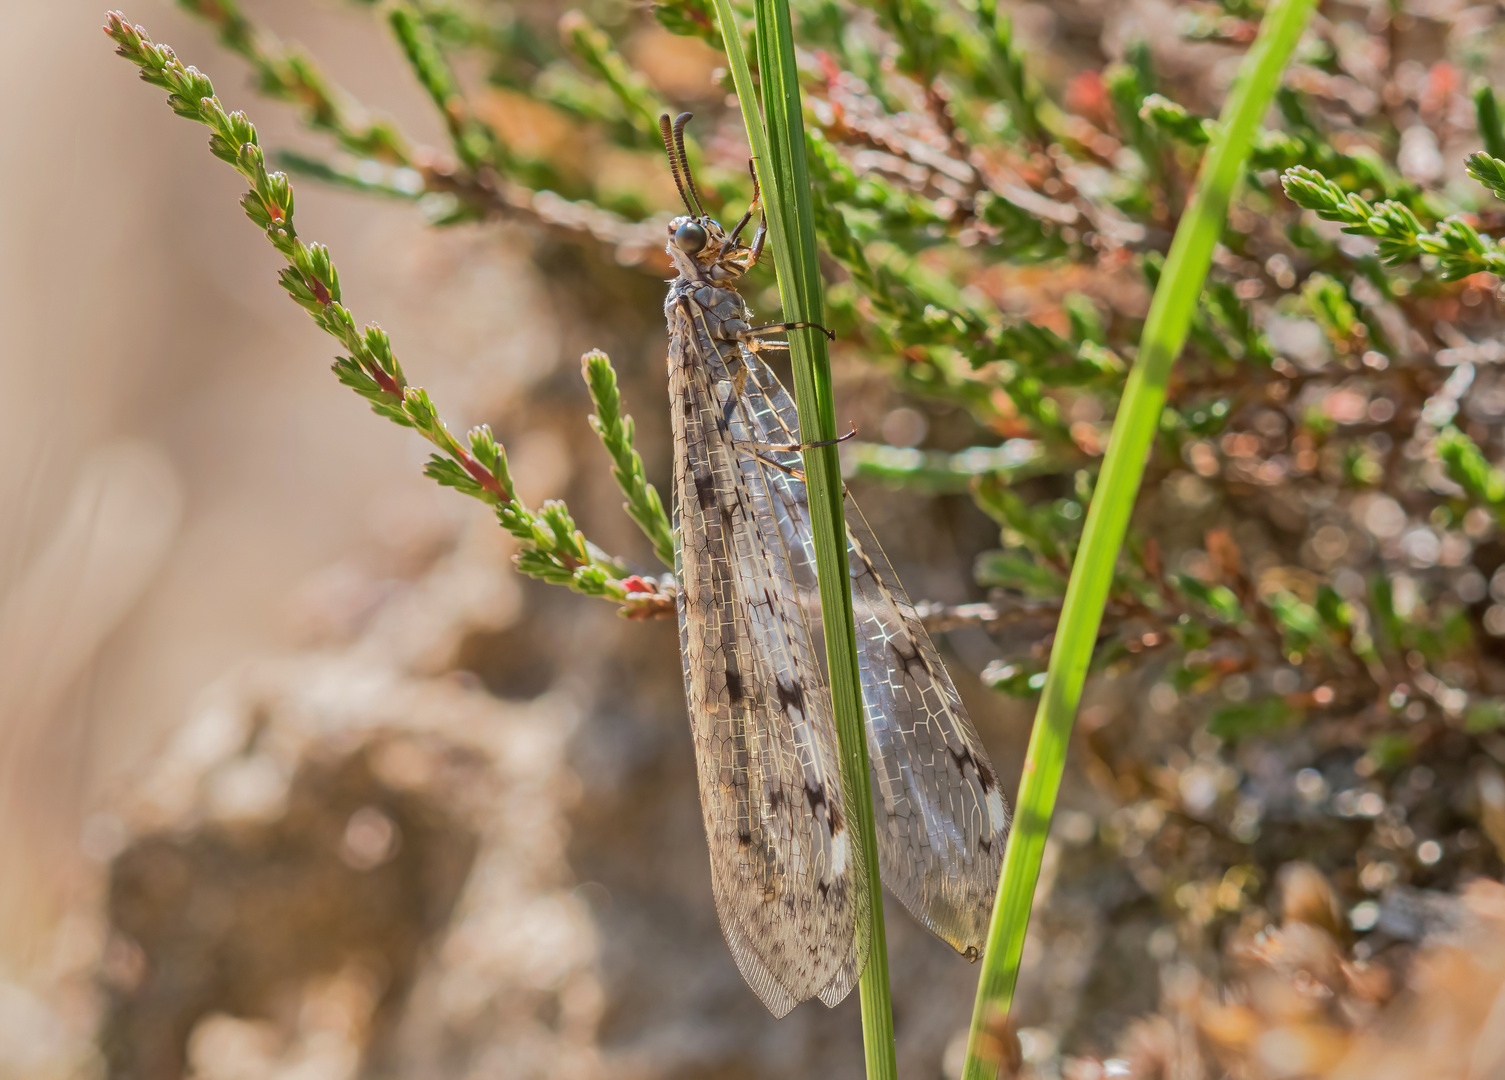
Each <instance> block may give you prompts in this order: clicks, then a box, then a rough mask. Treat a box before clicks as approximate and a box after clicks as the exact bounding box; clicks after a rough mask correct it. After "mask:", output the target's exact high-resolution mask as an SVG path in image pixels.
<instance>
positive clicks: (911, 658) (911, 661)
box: [888, 639, 932, 678]
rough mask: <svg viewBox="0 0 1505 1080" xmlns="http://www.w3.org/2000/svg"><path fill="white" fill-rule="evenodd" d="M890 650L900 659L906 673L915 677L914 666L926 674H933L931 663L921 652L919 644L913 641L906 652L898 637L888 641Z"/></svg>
mask: <svg viewBox="0 0 1505 1080" xmlns="http://www.w3.org/2000/svg"><path fill="white" fill-rule="evenodd" d="M888 650H889V652H891V653H893V654H894V657H895V659H897V660H898V661H899V665H900V666H901V667H902V668H903V669H904V674H906V675H908V676H909V677H910V678H913V677H914V671H913V669H914V668H919V669H920V670H921V671H923V672H924V673H925V674H926V675H931V674H932V673H931V671H930V663H929V662H928V661H927V660H926V659H925V657H924V656H922V655H921V654H920V648H919V646H918V645H914V644H913V643H911V645H910V651H909V652H907V653H906V652H905V651H904V649H903V648H902V647H901V646H900V644H899V642H898V640H897V639H896V640H893V641H890V642H889V643H888Z"/></svg>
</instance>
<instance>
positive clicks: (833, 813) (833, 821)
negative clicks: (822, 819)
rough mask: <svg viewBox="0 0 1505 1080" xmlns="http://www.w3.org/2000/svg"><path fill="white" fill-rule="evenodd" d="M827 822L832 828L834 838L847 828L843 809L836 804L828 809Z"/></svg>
mask: <svg viewBox="0 0 1505 1080" xmlns="http://www.w3.org/2000/svg"><path fill="white" fill-rule="evenodd" d="M826 821H827V822H828V823H829V824H830V826H831V835H832V836H836V835H837V834H839V833H840V832H841V830H842V829H845V828H846V827H847V822H846V818H844V817H842V816H841V807H839V806H836V805H835V804H832V805H830V806H827V807H826Z"/></svg>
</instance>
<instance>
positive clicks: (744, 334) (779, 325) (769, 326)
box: [735, 322, 836, 342]
mask: <svg viewBox="0 0 1505 1080" xmlns="http://www.w3.org/2000/svg"><path fill="white" fill-rule="evenodd" d="M785 330H819V331H820V332H821V333H822V334H825V335H826V340H827V341H835V340H836V332H835V331H833V330H827V329H826V328H825V327H824V326H822V325H821V324H820V323H813V322H776V323H766V324H765V325H763V326H754V327H752V328H751V329H748V330H743V331H741V332H739V333H738V334H736V335H735V336H736V339H737V340H738V341H743V342H746V341H750V340H752V339H755V338H758V337H760V336H762V335H763V334H778V333H782V332H783V331H785Z"/></svg>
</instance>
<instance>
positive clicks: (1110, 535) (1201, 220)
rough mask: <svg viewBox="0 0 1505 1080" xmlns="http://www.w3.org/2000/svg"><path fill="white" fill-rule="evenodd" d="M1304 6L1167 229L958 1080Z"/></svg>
mask: <svg viewBox="0 0 1505 1080" xmlns="http://www.w3.org/2000/svg"><path fill="white" fill-rule="evenodd" d="M1312 4H1313V0H1276V2H1275V3H1273V4H1272V5H1271V6H1270V8H1269V10H1268V13H1267V14H1266V16H1265V19H1264V22H1263V24H1262V25H1261V27H1260V33H1259V37H1258V39H1257V40H1256V41H1255V43H1254V46H1253V48H1251V49H1250V51H1249V54H1248V55H1247V56H1246V57H1245V58H1244V62H1243V64H1242V65H1241V66H1240V70H1239V78H1238V81H1237V83H1236V84H1235V85H1234V88H1233V91H1232V92H1231V93H1230V94H1229V96H1228V101H1227V103H1226V104H1225V106H1224V108H1223V115H1222V118H1221V121H1220V129H1221V134H1220V135H1219V136H1218V137H1216V138H1215V139H1214V140H1213V142H1212V144H1211V146H1210V148H1209V149H1208V152H1207V156H1206V158H1205V159H1204V160H1203V163H1202V171H1201V174H1200V176H1199V177H1198V180H1197V190H1196V194H1195V195H1194V197H1193V199H1192V202H1191V205H1190V206H1188V207H1187V210H1186V213H1185V214H1184V215H1183V216H1182V218H1181V222H1180V224H1179V225H1178V226H1177V228H1176V236H1175V239H1174V240H1173V241H1172V243H1171V250H1170V255H1169V257H1168V258H1167V260H1166V264H1165V271H1164V273H1163V275H1162V276H1161V280H1160V285H1159V287H1158V288H1157V289H1156V290H1155V298H1154V300H1153V301H1152V302H1151V304H1150V313H1149V317H1148V318H1147V320H1146V321H1145V325H1144V334H1143V337H1142V338H1141V341H1140V348H1139V357H1138V359H1137V360H1136V362H1135V364H1134V370H1133V371H1132V372H1131V373H1130V375H1129V380H1128V385H1127V386H1126V388H1125V390H1124V396H1123V401H1122V402H1121V403H1120V405H1119V411H1118V418H1117V420H1116V421H1115V422H1114V425H1113V437H1112V440H1111V441H1110V442H1109V444H1108V452H1107V456H1106V457H1105V458H1104V460H1103V468H1102V473H1101V475H1100V477H1099V479H1098V483H1097V489H1096V491H1095V492H1094V494H1093V497H1092V506H1091V508H1090V509H1089V510H1088V513H1087V522H1086V526H1085V528H1084V530H1083V533H1082V544H1081V547H1080V549H1079V551H1078V554H1077V558H1076V561H1075V563H1074V564H1073V566H1072V568H1071V581H1070V583H1069V584H1068V586H1067V589H1066V601H1065V604H1064V606H1063V608H1062V610H1061V623H1060V627H1059V628H1058V630H1057V633H1056V640H1055V644H1054V646H1053V648H1052V649H1051V654H1050V669H1049V672H1048V673H1047V675H1046V680H1045V688H1044V690H1043V692H1042V695H1041V699H1040V708H1039V711H1038V713H1037V714H1036V716H1035V726H1034V731H1033V733H1032V734H1031V736H1030V743H1029V749H1028V752H1027V755H1026V758H1025V763H1024V777H1023V781H1022V782H1021V784H1020V787H1019V805H1018V809H1017V812H1016V813H1015V816H1014V827H1013V831H1012V832H1011V833H1010V835H1009V841H1008V848H1007V851H1006V854H1005V855H1004V860H1003V872H1002V876H1001V879H1000V883H999V888H998V899H997V902H996V903H995V905H994V907H993V919H992V923H991V924H990V926H989V928H988V947H987V951H986V953H985V954H984V956H983V964H982V972H981V973H980V975H979V978H978V984H977V1001H976V1004H975V1006H974V1008H973V1012H972V1027H971V1032H970V1036H969V1038H968V1044H967V1061H966V1066H965V1070H964V1072H963V1074H962V1075H963V1078H964V1080H992V1078H993V1077H995V1076H996V1075H997V1072H998V1064H999V1061H1000V1058H1001V1057H1002V1054H1003V1051H1004V1048H1005V1043H1004V1038H1005V1035H1006V1023H1007V1019H1008V1013H1009V1008H1010V1006H1011V1005H1012V1003H1013V996H1014V985H1015V981H1016V980H1017V978H1018V975H1019V957H1020V955H1021V953H1022V952H1023V949H1024V934H1025V930H1026V928H1027V927H1028V924H1029V913H1030V905H1031V903H1032V901H1033V898H1034V893H1035V883H1036V881H1037V880H1038V879H1039V876H1040V859H1041V857H1042V855H1043V854H1044V851H1045V837H1046V834H1047V833H1048V832H1049V830H1050V819H1051V814H1052V813H1053V812H1054V810H1055V803H1056V795H1057V793H1058V791H1059V790H1060V785H1061V773H1062V769H1063V768H1064V766H1065V761H1066V747H1067V743H1068V740H1069V739H1070V736H1071V726H1072V722H1073V721H1074V720H1075V718H1076V709H1077V704H1078V702H1079V701H1080V699H1081V693H1082V684H1083V683H1084V681H1085V680H1086V677H1087V667H1088V664H1089V663H1090V662H1091V659H1092V649H1093V646H1094V644H1095V643H1096V640H1097V631H1098V627H1099V624H1100V623H1101V622H1102V615H1103V604H1104V603H1105V602H1106V600H1107V597H1108V589H1109V586H1110V585H1111V584H1112V580H1113V567H1114V564H1115V562H1116V561H1117V559H1118V551H1119V548H1120V546H1121V545H1122V544H1123V538H1124V533H1125V530H1126V529H1127V528H1128V524H1129V514H1130V512H1131V511H1132V510H1133V508H1134V500H1135V496H1136V495H1137V494H1138V492H1139V483H1140V480H1141V479H1142V477H1143V475H1144V463H1145V456H1146V454H1148V452H1149V449H1150V445H1151V442H1152V440H1153V439H1154V437H1155V430H1156V428H1157V426H1158V425H1159V421H1160V413H1161V410H1162V408H1163V407H1164V405H1165V390H1166V382H1167V380H1168V379H1169V377H1170V372H1171V367H1172V365H1173V364H1174V363H1175V360H1176V357H1177V355H1179V353H1180V352H1181V347H1182V345H1183V344H1184V343H1185V341H1186V334H1187V329H1188V328H1189V326H1190V324H1191V318H1192V314H1193V312H1194V311H1195V309H1196V305H1197V300H1198V298H1199V297H1200V296H1201V294H1202V284H1203V282H1204V281H1205V280H1206V277H1207V271H1208V268H1209V267H1210V266H1211V264H1212V253H1213V248H1214V246H1215V245H1216V243H1217V240H1218V237H1219V236H1220V235H1221V233H1222V228H1223V221H1224V217H1225V215H1226V213H1227V210H1228V202H1229V199H1230V198H1231V197H1232V193H1233V187H1234V184H1235V182H1236V181H1237V180H1238V178H1239V176H1240V175H1241V173H1242V170H1243V167H1244V161H1245V159H1246V158H1247V157H1248V154H1249V146H1250V141H1251V139H1252V137H1253V134H1254V131H1255V127H1256V125H1257V124H1258V123H1259V120H1260V118H1261V117H1262V116H1263V115H1264V113H1265V110H1266V109H1267V108H1268V107H1269V104H1270V100H1271V98H1272V97H1273V95H1274V93H1275V90H1276V88H1277V87H1278V86H1279V84H1280V76H1281V72H1282V71H1283V70H1284V69H1285V65H1286V61H1287V60H1288V59H1289V58H1290V55H1291V51H1292V50H1293V49H1294V48H1295V47H1296V42H1297V41H1298V40H1299V39H1300V37H1301V33H1302V30H1303V29H1304V28H1305V26H1306V23H1307V20H1308V18H1309V17H1310V15H1311V11H1312Z"/></svg>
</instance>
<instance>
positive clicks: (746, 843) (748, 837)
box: [737, 829, 752, 847]
mask: <svg viewBox="0 0 1505 1080" xmlns="http://www.w3.org/2000/svg"><path fill="white" fill-rule="evenodd" d="M737 845H738V846H739V847H752V833H750V832H748V831H747V830H746V829H738V830H737Z"/></svg>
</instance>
